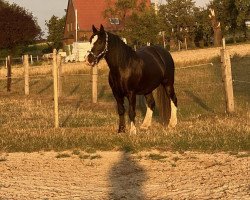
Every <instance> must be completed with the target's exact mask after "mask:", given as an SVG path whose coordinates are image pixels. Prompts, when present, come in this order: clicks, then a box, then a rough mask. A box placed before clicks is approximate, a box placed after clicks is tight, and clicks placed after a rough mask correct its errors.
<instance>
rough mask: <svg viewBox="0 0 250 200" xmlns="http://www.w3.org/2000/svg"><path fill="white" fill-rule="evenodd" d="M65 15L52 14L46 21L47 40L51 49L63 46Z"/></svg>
mask: <svg viewBox="0 0 250 200" xmlns="http://www.w3.org/2000/svg"><path fill="white" fill-rule="evenodd" d="M65 20H66V17H65V16H64V17H62V18H59V17H56V16H54V15H53V16H52V17H51V18H50V20H49V21H46V26H47V27H48V37H47V41H48V44H49V46H50V47H51V49H53V48H56V49H57V50H58V49H60V48H62V46H63V42H62V40H63V35H64V26H65Z"/></svg>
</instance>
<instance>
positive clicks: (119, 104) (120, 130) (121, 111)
mask: <svg viewBox="0 0 250 200" xmlns="http://www.w3.org/2000/svg"><path fill="white" fill-rule="evenodd" d="M114 96H115V99H116V103H117V111H118V115H119V128H118V133H125V129H126V125H125V117H124V114H125V108H124V97H120V96H117V95H114Z"/></svg>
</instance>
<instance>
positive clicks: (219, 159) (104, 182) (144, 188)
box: [0, 152, 250, 200]
mask: <svg viewBox="0 0 250 200" xmlns="http://www.w3.org/2000/svg"><path fill="white" fill-rule="evenodd" d="M67 153H68V155H69V156H70V157H66V158H56V156H57V155H58V153H56V152H40V153H10V154H2V155H1V156H0V157H1V160H2V161H1V162H0V199H1V200H2V199H11V200H15V199H20V200H24V199H84V200H85V199H86V200H90V199H91V200H92V199H100V200H106V199H117V200H118V199H136V200H137V199H159V200H160V199H241V200H242V199H250V163H249V157H247V155H248V156H249V154H246V153H241V154H237V155H229V154H226V153H215V154H202V153H195V152H185V153H181V154H180V153H171V152H160V153H159V152H142V153H137V154H129V153H122V152H97V153H95V155H98V156H97V158H96V159H89V158H88V159H83V157H81V158H80V156H79V155H73V154H72V152H67ZM153 153H154V154H153ZM81 154H83V153H81ZM85 155H86V153H85ZM159 155H161V156H165V157H161V158H158V159H156V158H157V156H158V157H159ZM92 158H93V157H92ZM154 158H155V159H154Z"/></svg>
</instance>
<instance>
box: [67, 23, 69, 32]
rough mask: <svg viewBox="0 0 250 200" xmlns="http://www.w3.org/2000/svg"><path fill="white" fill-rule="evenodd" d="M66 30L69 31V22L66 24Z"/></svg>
mask: <svg viewBox="0 0 250 200" xmlns="http://www.w3.org/2000/svg"><path fill="white" fill-rule="evenodd" d="M67 31H68V32H69V24H67Z"/></svg>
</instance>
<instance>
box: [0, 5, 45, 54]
mask: <svg viewBox="0 0 250 200" xmlns="http://www.w3.org/2000/svg"><path fill="white" fill-rule="evenodd" d="M0 27H1V31H0V48H7V49H9V50H11V51H13V49H14V48H15V47H17V46H22V45H27V44H30V43H32V42H34V40H35V39H38V38H39V37H40V36H41V28H40V27H39V26H38V24H37V20H36V19H35V18H34V16H33V15H32V13H29V12H28V11H27V10H25V9H24V8H22V7H20V6H18V5H16V4H12V5H10V4H9V3H6V2H5V1H3V0H0Z"/></svg>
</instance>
